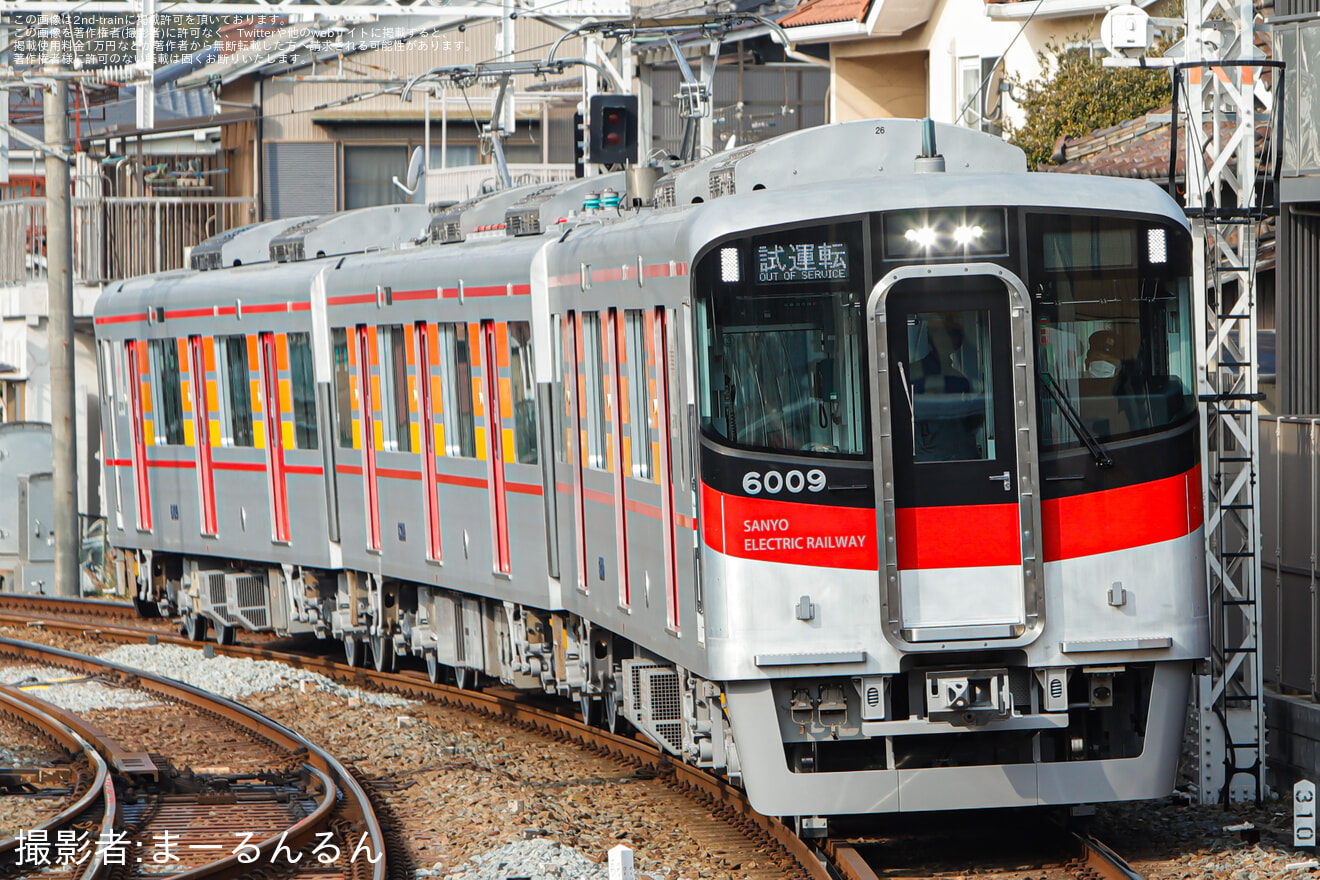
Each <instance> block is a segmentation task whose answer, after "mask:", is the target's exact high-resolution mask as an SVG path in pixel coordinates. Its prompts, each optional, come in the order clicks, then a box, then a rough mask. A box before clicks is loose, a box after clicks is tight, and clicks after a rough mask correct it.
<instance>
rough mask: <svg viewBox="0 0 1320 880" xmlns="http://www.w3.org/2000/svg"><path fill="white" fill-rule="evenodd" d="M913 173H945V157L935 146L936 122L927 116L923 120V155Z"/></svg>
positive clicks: (917, 161)
mask: <svg viewBox="0 0 1320 880" xmlns="http://www.w3.org/2000/svg"><path fill="white" fill-rule="evenodd" d="M912 170H913V171H915V172H917V173H918V174H920V173H921V172H924V171H943V170H944V157H943V156H941V155H940V154H939V151H938V149H937V148H936V146H935V120H933V119H931V118H930V117H929V116H927V117H926V118H925V119H923V120H921V155H919V156H917V158H916V161H915V162H914V163H913V168H912Z"/></svg>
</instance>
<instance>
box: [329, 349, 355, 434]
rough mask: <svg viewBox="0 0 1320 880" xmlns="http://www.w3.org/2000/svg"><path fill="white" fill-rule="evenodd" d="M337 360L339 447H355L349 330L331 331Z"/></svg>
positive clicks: (336, 402)
mask: <svg viewBox="0 0 1320 880" xmlns="http://www.w3.org/2000/svg"><path fill="white" fill-rule="evenodd" d="M330 336H331V347H332V348H333V352H332V356H333V357H334V361H335V421H336V422H337V423H338V425H339V448H340V449H352V448H353V436H354V431H353V367H352V366H351V365H350V364H349V362H348V357H349V348H348V330H347V329H346V328H344V327H336V328H335V329H334V330H332V331H330Z"/></svg>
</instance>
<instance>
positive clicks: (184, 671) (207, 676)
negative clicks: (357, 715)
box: [101, 645, 414, 708]
mask: <svg viewBox="0 0 1320 880" xmlns="http://www.w3.org/2000/svg"><path fill="white" fill-rule="evenodd" d="M101 658H102V659H103V660H108V661H110V662H111V663H118V664H120V665H121V666H131V667H133V668H134V669H141V670H142V671H144V672H152V673H155V674H156V675H163V676H165V677H167V678H172V679H174V680H175V681H181V682H184V683H185V684H190V685H192V686H193V687H197V688H201V689H202V690H204V691H210V692H211V693H213V694H219V695H220V696H222V697H228V698H229V699H231V700H241V699H242V698H244V697H247V696H251V695H252V694H260V693H269V692H271V691H277V690H285V689H287V688H290V687H304V688H305V689H312V690H316V691H323V692H325V693H330V694H334V695H335V696H338V697H356V698H357V699H359V700H361V701H362V702H363V703H366V704H368V705H371V706H381V707H385V708H398V707H403V706H412V705H414V702H413V701H412V700H406V699H404V698H402V697H396V696H394V695H392V694H380V693H373V692H370V691H362V690H358V689H356V688H351V687H345V686H344V685H342V684H339V683H338V682H336V681H333V680H331V679H329V678H326V677H325V676H324V675H321V674H320V673H318V672H312V671H310V670H306V669H295V668H293V667H292V666H286V665H285V664H283V663H276V662H275V661H273V660H250V659H248V658H246V657H220V656H216V657H207V656H205V654H204V653H203V652H202V651H201V650H199V649H196V648H185V647H183V646H181V645H121V646H119V647H117V648H115V649H113V650H111V651H107V652H106V653H104V654H102V655H101Z"/></svg>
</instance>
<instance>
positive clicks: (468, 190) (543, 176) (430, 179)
mask: <svg viewBox="0 0 1320 880" xmlns="http://www.w3.org/2000/svg"><path fill="white" fill-rule="evenodd" d="M509 176H510V177H511V178H513V185H514V186H523V185H524V184H528V183H558V182H560V181H563V180H572V179H573V166H572V165H519V164H515V165H510V166H509ZM498 181H499V172H498V171H496V170H495V166H494V165H461V166H459V167H457V168H443V169H441V168H432V169H431V170H430V171H429V172H427V175H426V203H427V204H428V205H434V204H435V203H437V202H462V201H466V200H468V199H470V198H472V197H473V196H478V195H481V194H482V193H483V192H492V191H494V190H497V189H500V188H501V186H500V184H499V183H498Z"/></svg>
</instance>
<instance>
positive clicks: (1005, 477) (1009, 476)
mask: <svg viewBox="0 0 1320 880" xmlns="http://www.w3.org/2000/svg"><path fill="white" fill-rule="evenodd" d="M990 479H991V480H1002V481H1003V483H1004V491H1005V492H1011V491H1013V487H1012V486H1010V485H1009V484H1010V483H1011V482H1012V481H1013V472H1012V471H1004V472H1003V473H1002V474H991V475H990Z"/></svg>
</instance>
